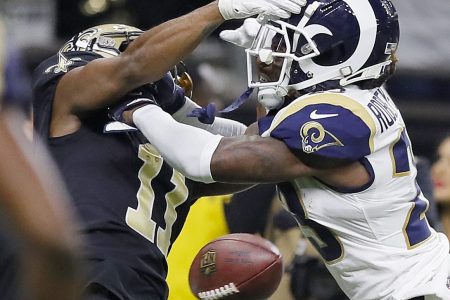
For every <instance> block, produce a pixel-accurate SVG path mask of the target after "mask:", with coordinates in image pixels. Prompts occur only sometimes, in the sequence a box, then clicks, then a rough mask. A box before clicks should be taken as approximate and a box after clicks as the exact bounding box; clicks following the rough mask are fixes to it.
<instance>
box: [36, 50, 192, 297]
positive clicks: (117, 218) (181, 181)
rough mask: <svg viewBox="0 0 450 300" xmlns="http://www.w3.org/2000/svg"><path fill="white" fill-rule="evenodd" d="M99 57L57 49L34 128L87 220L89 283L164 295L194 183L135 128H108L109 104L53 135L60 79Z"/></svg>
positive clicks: (42, 77)
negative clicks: (106, 130) (62, 133)
mask: <svg viewBox="0 0 450 300" xmlns="http://www.w3.org/2000/svg"><path fill="white" fill-rule="evenodd" d="M96 58H98V56H97V55H96V54H94V53H86V52H72V53H67V54H64V55H62V54H61V53H59V54H58V55H56V56H54V57H51V58H49V59H48V60H46V61H45V62H43V63H42V64H41V65H40V66H39V67H38V68H37V69H36V72H35V76H34V88H33V92H34V104H33V107H34V123H35V127H36V130H37V132H38V133H39V134H40V135H41V136H42V137H43V138H44V139H47V141H48V145H49V148H50V151H51V153H52V155H53V157H54V159H55V160H56V163H57V165H58V166H59V169H60V171H61V173H62V176H63V178H64V179H65V183H66V185H67V188H68V190H69V193H70V195H71V197H72V199H73V203H74V206H75V208H76V210H77V212H78V215H79V217H80V219H81V226H82V228H81V230H82V233H83V236H84V238H85V240H86V247H85V253H84V256H85V257H86V258H87V259H88V268H89V274H88V283H98V284H101V285H103V286H106V287H107V288H108V289H109V290H111V291H113V292H114V293H115V294H116V295H117V296H118V297H120V299H166V298H167V295H168V290H167V285H166V283H165V278H166V274H167V264H166V256H167V254H168V252H169V250H170V247H171V245H172V243H173V242H174V240H175V238H176V237H177V236H178V234H179V233H180V231H181V228H182V225H183V223H184V221H185V219H186V216H187V213H188V211H189V207H190V205H191V204H192V202H193V199H191V197H190V196H189V191H188V188H187V185H188V184H189V183H191V182H190V181H188V180H185V178H184V176H182V175H181V174H180V173H178V172H177V171H175V170H174V169H172V168H171V167H170V166H169V165H168V164H167V163H165V162H164V160H163V158H162V157H161V156H160V155H159V153H158V152H157V151H156V150H155V149H154V148H153V146H151V145H150V144H143V143H136V141H137V140H138V139H137V138H136V136H134V135H135V134H136V133H123V132H119V133H104V132H103V128H104V126H105V124H106V123H107V122H108V117H107V111H106V109H101V110H98V111H95V112H91V113H89V114H83V116H82V117H80V119H81V122H82V125H81V128H80V130H78V131H77V132H75V133H73V134H69V135H66V136H63V137H58V138H50V137H48V133H49V122H50V117H51V112H52V110H51V108H52V101H53V97H54V93H55V89H56V85H57V83H58V80H59V79H60V78H61V77H62V76H63V75H64V74H65V73H66V72H67V71H69V70H70V69H72V68H75V67H78V66H81V65H85V64H87V63H88V62H89V61H91V60H93V59H96ZM144 92H145V91H144Z"/></svg>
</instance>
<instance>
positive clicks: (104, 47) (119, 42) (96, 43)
mask: <svg viewBox="0 0 450 300" xmlns="http://www.w3.org/2000/svg"><path fill="white" fill-rule="evenodd" d="M141 34H142V31H118V32H106V33H102V34H100V35H99V37H98V38H97V39H93V40H92V42H91V43H92V44H91V46H90V47H88V48H87V50H89V49H91V51H93V52H97V53H99V52H101V53H102V54H103V53H104V54H106V55H108V56H117V55H119V54H120V53H121V52H123V51H125V49H126V47H128V45H129V44H130V43H131V42H132V41H133V40H135V39H136V38H137V37H139V36H140V35H141ZM102 56H105V55H102Z"/></svg>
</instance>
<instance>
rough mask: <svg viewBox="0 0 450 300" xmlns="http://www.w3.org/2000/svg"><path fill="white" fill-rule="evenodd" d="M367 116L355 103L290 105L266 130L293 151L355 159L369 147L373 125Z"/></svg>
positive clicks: (369, 151) (367, 152)
mask: <svg viewBox="0 0 450 300" xmlns="http://www.w3.org/2000/svg"><path fill="white" fill-rule="evenodd" d="M299 103H301V102H299ZM290 106H291V105H290ZM355 109H357V110H358V111H357V112H356V111H355ZM366 116H367V115H366V113H365V109H364V108H363V107H362V106H360V107H358V106H357V105H356V106H355V105H349V106H347V107H346V105H340V104H336V103H326V102H324V103H312V104H306V105H293V107H289V106H288V107H287V108H286V109H284V110H282V111H280V112H279V113H278V115H277V116H276V117H275V119H274V121H273V122H272V124H271V127H270V129H269V131H270V136H271V137H274V138H276V139H279V140H282V141H283V142H284V143H286V145H287V146H288V147H289V148H290V149H291V150H293V151H294V152H295V151H297V152H298V151H303V152H304V153H307V154H311V153H314V154H316V155H319V156H323V157H327V158H337V159H347V160H358V159H360V158H361V157H363V156H365V155H368V154H370V153H371V151H372V150H371V144H372V143H373V141H372V140H373V134H374V129H373V128H371V127H372V126H371V125H370V124H367V123H366V122H367V119H368V118H365V117H366ZM369 123H370V122H369Z"/></svg>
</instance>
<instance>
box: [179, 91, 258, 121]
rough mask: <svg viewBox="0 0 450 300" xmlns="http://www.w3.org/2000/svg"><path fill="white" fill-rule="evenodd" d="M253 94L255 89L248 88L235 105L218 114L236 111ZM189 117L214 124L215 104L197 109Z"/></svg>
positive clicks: (232, 104) (235, 101)
mask: <svg viewBox="0 0 450 300" xmlns="http://www.w3.org/2000/svg"><path fill="white" fill-rule="evenodd" d="M252 93H253V88H248V89H247V90H246V91H245V92H244V93H242V95H240V96H239V97H238V98H237V99H236V100H234V101H233V103H231V104H230V105H228V106H227V107H225V108H224V109H222V110H219V111H218V113H228V112H231V111H233V110H236V109H237V108H239V107H240V106H241V105H242V104H244V103H245V102H246V101H247V100H248V99H249V98H250V95H251V94H252ZM187 116H188V117H196V118H198V120H199V121H200V122H202V123H204V124H212V123H213V122H214V119H215V117H216V106H215V105H214V104H213V103H210V104H208V105H207V106H206V107H199V108H195V109H194V110H192V111H191V112H190V113H189V114H187Z"/></svg>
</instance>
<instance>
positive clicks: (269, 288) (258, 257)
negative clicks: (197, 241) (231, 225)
mask: <svg viewBox="0 0 450 300" xmlns="http://www.w3.org/2000/svg"><path fill="white" fill-rule="evenodd" d="M283 269H284V267H283V259H282V256H281V254H280V251H279V250H278V248H277V247H276V246H275V245H274V244H272V243H271V242H270V241H268V240H266V239H264V238H262V237H260V236H256V235H253V234H247V233H233V234H228V235H224V236H222V237H220V238H218V239H215V240H213V241H211V242H209V243H208V244H206V245H205V246H204V247H203V248H202V249H200V251H199V252H198V254H197V255H196V256H195V258H194V260H193V262H192V264H191V268H190V270H189V285H190V287H191V290H192V292H193V293H194V295H195V296H197V297H198V298H199V299H204V300H213V299H226V300H261V299H267V298H269V297H270V295H272V294H273V293H274V292H275V290H276V289H277V287H278V285H279V284H280V280H281V276H282V275H283Z"/></svg>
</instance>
